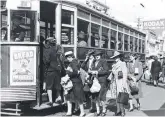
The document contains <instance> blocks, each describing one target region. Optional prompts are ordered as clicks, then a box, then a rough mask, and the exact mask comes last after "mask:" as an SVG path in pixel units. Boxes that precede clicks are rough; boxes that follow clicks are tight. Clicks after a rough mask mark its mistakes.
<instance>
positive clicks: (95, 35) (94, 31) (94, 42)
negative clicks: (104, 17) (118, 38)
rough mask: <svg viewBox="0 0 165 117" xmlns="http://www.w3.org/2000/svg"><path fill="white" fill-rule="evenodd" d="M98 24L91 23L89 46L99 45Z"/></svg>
mask: <svg viewBox="0 0 165 117" xmlns="http://www.w3.org/2000/svg"><path fill="white" fill-rule="evenodd" d="M99 32H100V26H99V25H96V24H92V25H91V34H92V35H91V46H92V47H99V46H100V35H99Z"/></svg>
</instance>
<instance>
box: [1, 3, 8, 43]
mask: <svg viewBox="0 0 165 117" xmlns="http://www.w3.org/2000/svg"><path fill="white" fill-rule="evenodd" d="M0 3H1V25H0V26H1V41H7V10H6V8H5V7H6V1H1V2H0Z"/></svg>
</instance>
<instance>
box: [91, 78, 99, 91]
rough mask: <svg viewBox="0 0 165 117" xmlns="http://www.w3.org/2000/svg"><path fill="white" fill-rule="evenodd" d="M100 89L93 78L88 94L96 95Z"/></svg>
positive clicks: (96, 80) (97, 82)
mask: <svg viewBox="0 0 165 117" xmlns="http://www.w3.org/2000/svg"><path fill="white" fill-rule="evenodd" d="M100 89H101V85H100V83H99V81H98V79H97V78H96V77H95V78H94V79H93V84H92V87H91V88H90V92H91V93H98V92H99V91H100Z"/></svg>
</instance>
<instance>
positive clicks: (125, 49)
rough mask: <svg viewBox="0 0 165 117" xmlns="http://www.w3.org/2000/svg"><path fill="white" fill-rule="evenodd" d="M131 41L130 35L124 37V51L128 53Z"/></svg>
mask: <svg viewBox="0 0 165 117" xmlns="http://www.w3.org/2000/svg"><path fill="white" fill-rule="evenodd" d="M128 41H129V38H128V35H124V51H128V45H129V43H128Z"/></svg>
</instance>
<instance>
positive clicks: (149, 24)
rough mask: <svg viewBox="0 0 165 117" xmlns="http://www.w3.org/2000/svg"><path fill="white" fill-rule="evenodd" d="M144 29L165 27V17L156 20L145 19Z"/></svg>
mask: <svg viewBox="0 0 165 117" xmlns="http://www.w3.org/2000/svg"><path fill="white" fill-rule="evenodd" d="M143 27H144V29H151V28H152V29H165V19H163V20H154V21H144V22H143Z"/></svg>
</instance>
